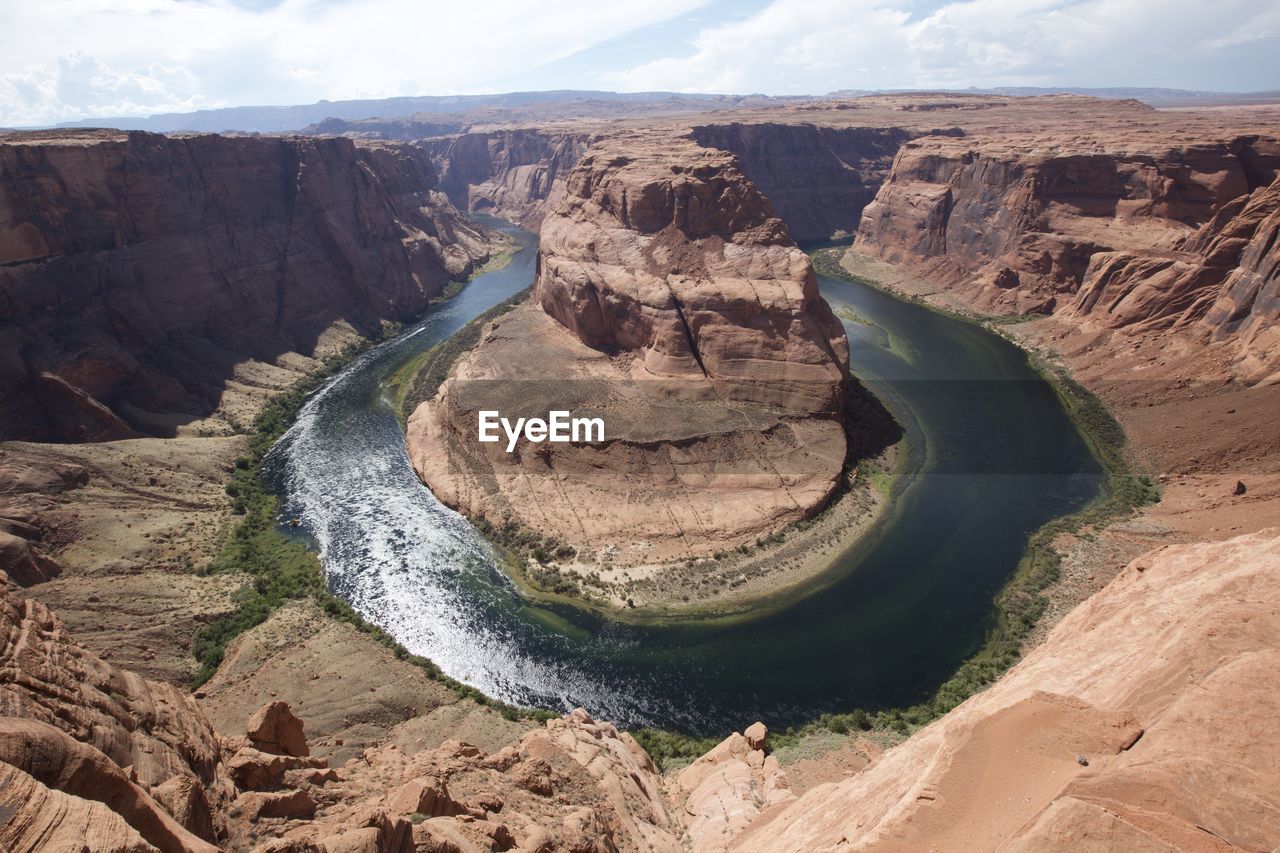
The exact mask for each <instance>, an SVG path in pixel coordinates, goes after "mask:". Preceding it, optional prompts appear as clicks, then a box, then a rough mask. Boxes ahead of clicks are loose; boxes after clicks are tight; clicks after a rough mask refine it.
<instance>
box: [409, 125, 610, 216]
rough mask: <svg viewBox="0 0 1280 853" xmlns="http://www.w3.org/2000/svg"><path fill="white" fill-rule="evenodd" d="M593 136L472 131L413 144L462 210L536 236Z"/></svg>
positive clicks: (534, 131) (525, 130) (510, 131)
mask: <svg viewBox="0 0 1280 853" xmlns="http://www.w3.org/2000/svg"><path fill="white" fill-rule="evenodd" d="M592 138H594V135H592V134H588V133H574V132H557V131H554V130H537V129H515V130H495V131H489V132H483V131H476V132H473V133H462V134H459V135H456V136H443V137H438V138H435V139H422V140H419V141H418V143H417V144H418V145H420V146H421V147H422V148H423V149H424V150H426V151H427V152H428V153H429V154H430V155H431V158H432V160H433V162H434V163H435V164H436V168H437V169H438V170H439V173H440V187H441V189H443V190H444V192H445V193H447V194H448V196H449V199H450V200H451V201H452V202H453V203H454V205H456V206H457V207H458V208H459V209H461V210H467V211H472V212H475V213H488V214H492V215H493V216H497V217H500V218H502V219H506V220H509V221H511V222H515V223H517V224H519V225H522V226H524V227H525V228H528V229H530V230H535V231H536V230H537V228H538V226H539V224H541V222H542V218H543V217H544V216H545V215H546V213H547V211H548V210H550V209H551V208H552V207H554V206H555V204H556V203H557V202H558V201H559V199H560V197H561V196H562V195H563V194H564V182H565V180H566V179H567V178H568V176H569V172H570V171H571V170H572V169H573V167H574V166H575V165H576V164H577V162H578V160H580V159H581V158H582V155H583V153H584V152H585V151H586V149H587V146H588V145H589V144H590V142H591V139H592Z"/></svg>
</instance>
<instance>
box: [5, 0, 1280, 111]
mask: <svg viewBox="0 0 1280 853" xmlns="http://www.w3.org/2000/svg"><path fill="white" fill-rule="evenodd" d="M709 2H710V0H648V2H645V3H630V4H620V3H609V2H601V0H592V2H587V0H540V2H530V0H486V2H484V3H465V2H463V3H460V2H457V0H451V2H440V0H431V2H424V0H359V2H357V0H278V2H272V0H252V2H251V0H34V1H33V2H24V1H23V0H0V125H21V124H44V123H53V122H57V121H64V120H69V119H76V118H82V117H87V116H109V115H141V114H148V113H153V112H165V111H184V110H190V109H196V108H202V107H214V106H224V105H233V104H238V105H249V104H296V103H309V102H313V101H316V100H320V99H322V98H327V99H330V100H338V99H343V98H377V97H389V96H394V95H413V94H457V93H476V92H485V91H495V90H497V89H498V88H499V86H500V88H501V89H511V88H524V86H522V85H521V82H520V81H521V80H525V79H529V80H534V79H536V80H537V81H538V86H539V87H559V88H587V87H608V88H617V89H623V90H630V91H639V90H653V89H672V90H678V91H719V92H736V93H747V92H767V93H777V94H787V93H822V92H826V91H830V90H833V89H841V88H868V89H869V88H898V87H912V86H918V87H930V86H934V87H936V86H966V85H978V86H989V85H1057V86H1061V85H1083V86H1105V85H1138V86H1141V85H1153V86H1180V87H1185V88H1226V89H1265V88H1275V87H1277V86H1280V35H1278V34H1280V5H1278V4H1276V2H1275V0H1215V2H1214V3H1213V4H1207V3H1205V2H1204V0H955V2H950V3H947V4H946V5H943V6H941V7H937V8H934V7H932V6H931V7H930V8H928V9H924V8H922V6H921V4H922V3H936V0H774V2H771V3H770V4H769V5H767V6H765V7H764V8H762V9H759V10H757V11H755V12H754V13H751V14H749V15H747V16H746V17H744V18H736V17H734V18H732V19H730V16H729V15H728V12H729V11H733V12H736V11H737V9H736V8H733V7H731V6H730V5H729V3H728V0H716V5H714V6H711V8H708V9H705V10H704V12H705V13H704V14H700V15H699V16H698V17H697V18H692V17H690V13H691V12H693V11H695V10H697V9H699V8H700V7H704V6H708V5H709ZM662 21H672V22H676V21H679V22H682V23H683V25H684V26H685V27H686V28H687V31H689V32H691V33H692V35H691V36H689V41H687V42H683V43H674V42H673V43H668V44H663V45H660V46H656V47H655V46H654V45H653V44H652V43H651V41H649V40H645V41H644V46H643V49H644V51H645V52H644V53H643V54H637V53H635V52H634V50H628V49H619V47H620V43H617V42H615V43H612V44H609V43H610V42H611V40H614V39H618V38H619V37H622V36H625V35H627V34H628V33H637V32H639V31H640V30H643V29H644V28H646V27H648V26H650V25H653V24H656V23H659V22H662ZM714 21H720V22H721V23H713V22H714ZM678 29H679V28H678V27H677V28H675V29H672V28H668V29H667V30H666V32H668V33H669V32H672V31H677V30H678ZM646 35H647V36H651V35H652V33H649V34H646ZM606 47H607V48H608V49H604V48H606ZM621 47H624V48H633V49H634V48H636V47H637V43H636V42H631V43H627V42H625V41H624V42H622V43H621ZM593 48H599V49H595V50H593ZM637 55H644V56H649V57H660V58H657V59H654V60H653V61H648V62H644V63H640V64H632V63H634V62H635V60H634V59H628V58H627V57H635V56H637ZM569 56H573V57H574V58H573V60H572V61H570V62H567V63H566V62H558V60H563V59H565V58H566V57H569ZM535 71H536V72H537V73H534V72H535ZM499 81H500V82H499ZM528 87H529V88H533V85H529V86H528Z"/></svg>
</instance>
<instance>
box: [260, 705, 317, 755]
mask: <svg viewBox="0 0 1280 853" xmlns="http://www.w3.org/2000/svg"><path fill="white" fill-rule="evenodd" d="M246 733H247V735H248V737H249V740H250V741H252V742H253V745H254V746H255V747H257V748H258V749H260V750H262V751H263V752H269V753H275V754H277V755H294V756H306V755H310V754H311V750H310V749H309V748H308V747H307V738H306V735H305V734H304V732H303V723H302V720H299V719H298V718H297V717H296V716H294V714H293V711H292V710H290V708H289V703H288V702H269V703H267V704H266V705H263V706H262V707H261V708H259V709H258V710H257V712H256V713H254V715H253V716H252V717H250V718H249V723H248V725H247V726H246Z"/></svg>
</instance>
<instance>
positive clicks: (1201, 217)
mask: <svg viewBox="0 0 1280 853" xmlns="http://www.w3.org/2000/svg"><path fill="white" fill-rule="evenodd" d="M1224 136H1225V133H1224ZM1158 146H1159V142H1158V140H1154V139H1145V138H1138V139H1136V140H1135V139H1130V140H1126V139H1124V138H1123V137H1121V138H1104V139H1102V140H1101V141H1098V140H1091V141H1089V142H1087V143H1085V142H1081V141H1075V140H1073V141H1071V142H1067V143H1065V144H1064V143H1063V142H1058V141H1054V140H1048V139H1043V138H1035V139H1032V140H1028V141H1026V142H1025V143H1021V144H1020V143H1019V141H1018V140H1017V138H1016V137H1015V138H1014V139H1012V140H999V141H994V140H991V139H986V140H977V141H971V140H968V139H948V138H943V137H926V138H922V139H917V140H914V141H911V142H908V143H907V144H906V145H904V146H903V148H902V151H901V152H900V153H899V155H898V157H897V160H896V161H895V163H894V167H893V170H892V172H891V174H890V176H889V178H888V180H887V181H886V183H885V184H884V186H883V187H881V189H880V192H879V193H878V195H877V196H876V200H875V201H874V202H872V203H871V204H870V205H868V206H867V208H866V211H865V213H864V216H863V219H862V223H861V226H860V229H859V234H858V238H857V242H856V244H855V251H857V252H859V253H861V254H867V255H871V256H874V257H877V258H881V259H884V260H888V261H891V262H897V263H906V264H909V265H911V266H912V267H913V268H914V269H916V270H917V271H919V272H920V273H921V274H922V275H923V276H925V277H926V278H927V279H928V280H929V281H931V282H935V283H937V284H939V285H941V286H943V287H946V288H948V289H949V290H952V291H954V292H955V293H957V294H958V295H959V296H960V298H961V299H962V300H963V301H964V302H965V304H967V305H969V306H971V307H974V308H977V309H978V310H984V311H1000V312H1008V313H1030V312H1038V313H1050V312H1055V311H1056V312H1061V313H1063V314H1064V316H1070V317H1075V318H1078V319H1080V320H1082V321H1084V322H1086V323H1091V324H1094V325H1096V326H1098V327H1103V328H1113V329H1124V330H1126V331H1130V332H1133V333H1137V334H1142V333H1144V332H1150V331H1159V330H1163V329H1180V330H1183V331H1184V332H1185V334H1188V335H1192V336H1198V337H1199V338H1201V339H1205V340H1207V339H1209V338H1214V339H1216V340H1223V339H1225V338H1228V337H1230V338H1233V339H1235V341H1236V343H1237V345H1238V347H1239V354H1238V357H1239V358H1238V360H1239V361H1240V363H1241V365H1242V368H1243V372H1245V373H1246V374H1258V373H1259V371H1263V375H1265V373H1266V372H1271V371H1274V370H1276V369H1277V368H1278V367H1280V364H1278V363H1277V362H1276V358H1275V354H1276V345H1275V341H1274V340H1273V339H1272V337H1271V335H1270V334H1269V333H1267V332H1266V331H1265V330H1266V327H1267V326H1269V325H1270V323H1269V318H1273V317H1274V316H1275V314H1276V304H1275V297H1274V293H1273V291H1274V283H1273V282H1269V279H1268V276H1269V275H1270V274H1271V273H1269V272H1268V271H1269V270H1270V271H1274V266H1275V259H1274V247H1273V245H1272V241H1271V240H1270V239H1269V236H1268V235H1270V234H1273V233H1274V222H1272V217H1273V214H1274V212H1275V211H1276V209H1277V203H1278V201H1280V197H1278V196H1277V191H1276V190H1275V188H1274V186H1273V183H1274V181H1275V180H1276V178H1277V175H1278V174H1280V140H1277V139H1275V138H1270V137H1260V136H1238V137H1234V138H1232V137H1227V138H1225V139H1224V140H1223V141H1220V142H1214V141H1201V142H1194V141H1187V142H1182V143H1180V144H1176V145H1169V146H1166V147H1158ZM1249 250H1251V254H1248V256H1247V259H1246V252H1247V251H1249ZM1237 268H1240V270H1239V271H1238V272H1237ZM1228 279H1230V280H1228ZM1255 312H1256V313H1257V317H1256V318H1255V317H1253V316H1252V315H1253V314H1254V313H1255Z"/></svg>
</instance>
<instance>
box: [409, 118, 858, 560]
mask: <svg viewBox="0 0 1280 853" xmlns="http://www.w3.org/2000/svg"><path fill="white" fill-rule="evenodd" d="M847 368H848V347H847V342H846V341H845V337H844V332H843V329H842V328H841V326H840V324H839V322H838V321H837V320H836V319H835V317H834V316H833V315H832V313H831V310H830V308H829V307H828V306H827V304H826V303H825V302H824V301H823V300H822V298H821V296H820V295H819V294H818V290H817V283H816V280H815V278H814V274H813V270H812V267H811V266H810V264H809V260H808V258H807V257H806V256H805V254H804V253H803V252H801V251H800V250H799V249H798V248H796V246H795V244H794V242H792V240H791V237H790V235H789V233H788V231H787V228H786V226H785V225H784V224H783V223H782V221H781V220H779V219H777V218H776V217H775V216H774V215H773V212H772V209H771V208H770V206H769V203H768V201H767V200H766V199H765V198H764V197H763V196H762V195H761V194H760V192H759V191H758V190H757V189H756V187H755V186H754V185H753V184H752V183H751V182H750V181H749V180H747V179H746V177H745V176H744V175H743V174H742V171H741V169H740V168H739V166H738V163H737V161H736V160H735V158H734V157H733V156H732V155H730V154H728V153H727V152H723V151H717V150H712V149H705V148H700V147H698V146H697V145H695V144H693V143H692V142H689V141H687V140H683V139H669V138H662V137H657V138H639V139H626V140H611V141H608V142H604V143H601V144H600V145H598V146H596V147H595V148H593V149H592V151H591V152H590V153H589V154H588V155H587V156H586V157H585V158H584V159H583V160H582V162H581V163H580V164H579V165H578V167H577V168H575V170H574V172H573V174H572V175H571V177H570V179H569V181H568V184H567V192H566V194H565V196H564V198H563V199H562V200H561V202H560V203H559V204H558V205H557V206H556V208H555V210H554V211H553V212H552V213H551V214H550V215H548V216H547V218H546V219H545V220H544V222H543V225H542V230H541V244H540V249H539V256H538V278H537V281H536V283H535V285H534V289H533V297H532V300H531V302H530V303H529V304H527V305H523V306H521V307H519V308H517V309H516V310H515V311H512V312H511V313H509V314H507V315H506V316H504V317H502V318H500V319H499V320H497V321H494V323H493V324H492V326H491V327H490V328H489V330H488V332H487V333H486V335H485V338H484V340H483V341H482V343H481V344H480V346H479V347H477V348H476V349H475V350H473V351H472V352H470V353H468V354H466V355H464V356H463V357H462V358H461V359H460V360H459V361H458V363H457V364H456V365H455V367H454V370H453V373H452V374H451V378H450V379H449V380H448V381H447V382H446V383H445V384H444V385H443V386H442V387H441V389H440V392H439V394H438V395H437V397H436V398H435V399H434V400H431V401H427V402H426V403H424V404H423V405H422V406H421V407H420V408H419V409H418V411H417V412H415V413H414V415H413V417H412V418H411V419H410V421H409V428H408V436H409V437H408V442H409V452H410V458H411V460H412V461H413V463H414V465H415V467H416V468H417V470H418V472H419V474H420V475H421V476H422V478H423V479H424V481H425V482H426V483H427V484H428V485H429V486H430V487H431V488H432V490H433V491H434V492H435V493H436V495H437V496H438V497H440V498H441V499H442V500H444V501H445V502H446V503H448V504H450V505H452V506H455V507H459V508H462V509H463V510H465V511H467V512H468V513H470V514H472V515H473V516H477V517H481V518H485V519H487V520H488V521H489V522H491V523H493V524H495V525H499V526H501V525H504V524H507V523H510V522H515V523H517V524H518V525H520V526H523V527H525V528H529V529H532V530H535V531H539V532H541V533H542V534H544V535H554V536H556V537H559V539H560V540H561V541H567V542H569V543H572V544H573V545H574V547H577V548H580V549H586V550H588V551H589V552H591V553H592V554H593V555H594V553H595V551H596V550H597V549H600V548H605V547H607V548H609V549H610V555H611V556H614V557H617V558H618V559H619V560H621V561H623V562H627V563H642V562H645V561H652V560H658V561H661V560H667V559H673V558H685V557H690V556H702V555H707V554H710V553H711V552H713V551H715V550H717V549H719V548H722V547H734V546H736V545H737V544H740V543H741V542H743V541H747V540H754V539H755V538H756V537H757V536H759V535H761V534H762V533H765V532H768V531H771V530H773V529H776V528H777V527H779V526H780V525H782V524H785V523H786V522H788V521H792V520H796V519H799V518H803V517H805V516H806V515H808V514H810V513H812V512H813V511H815V510H816V509H817V508H819V507H821V506H822V505H823V504H824V502H825V501H826V500H827V499H828V498H829V497H830V495H831V494H832V492H833V491H834V490H835V489H836V486H837V483H838V480H839V478H840V476H841V471H842V466H843V463H844V457H845V437H844V427H843V424H842V415H843V408H844V390H845V383H846V374H847ZM494 380H501V381H494ZM481 409H499V410H501V411H502V413H503V415H504V416H507V417H509V418H513V419H514V417H516V416H517V415H520V416H534V415H536V416H541V417H545V416H546V412H547V411H549V410H550V409H566V410H573V411H575V412H579V413H582V412H590V413H593V414H595V415H598V416H600V417H602V418H603V420H604V422H605V441H604V442H601V443H595V444H581V443H580V444H577V445H564V444H560V445H550V444H543V445H540V446H536V447H535V446H533V445H529V444H524V443H522V444H521V446H520V447H518V448H517V450H516V452H515V453H511V454H508V453H506V452H505V448H504V447H502V446H496V445H481V444H479V443H478V442H477V440H476V435H477V413H478V411H479V410H481ZM442 449H445V450H446V452H441V451H442Z"/></svg>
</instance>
